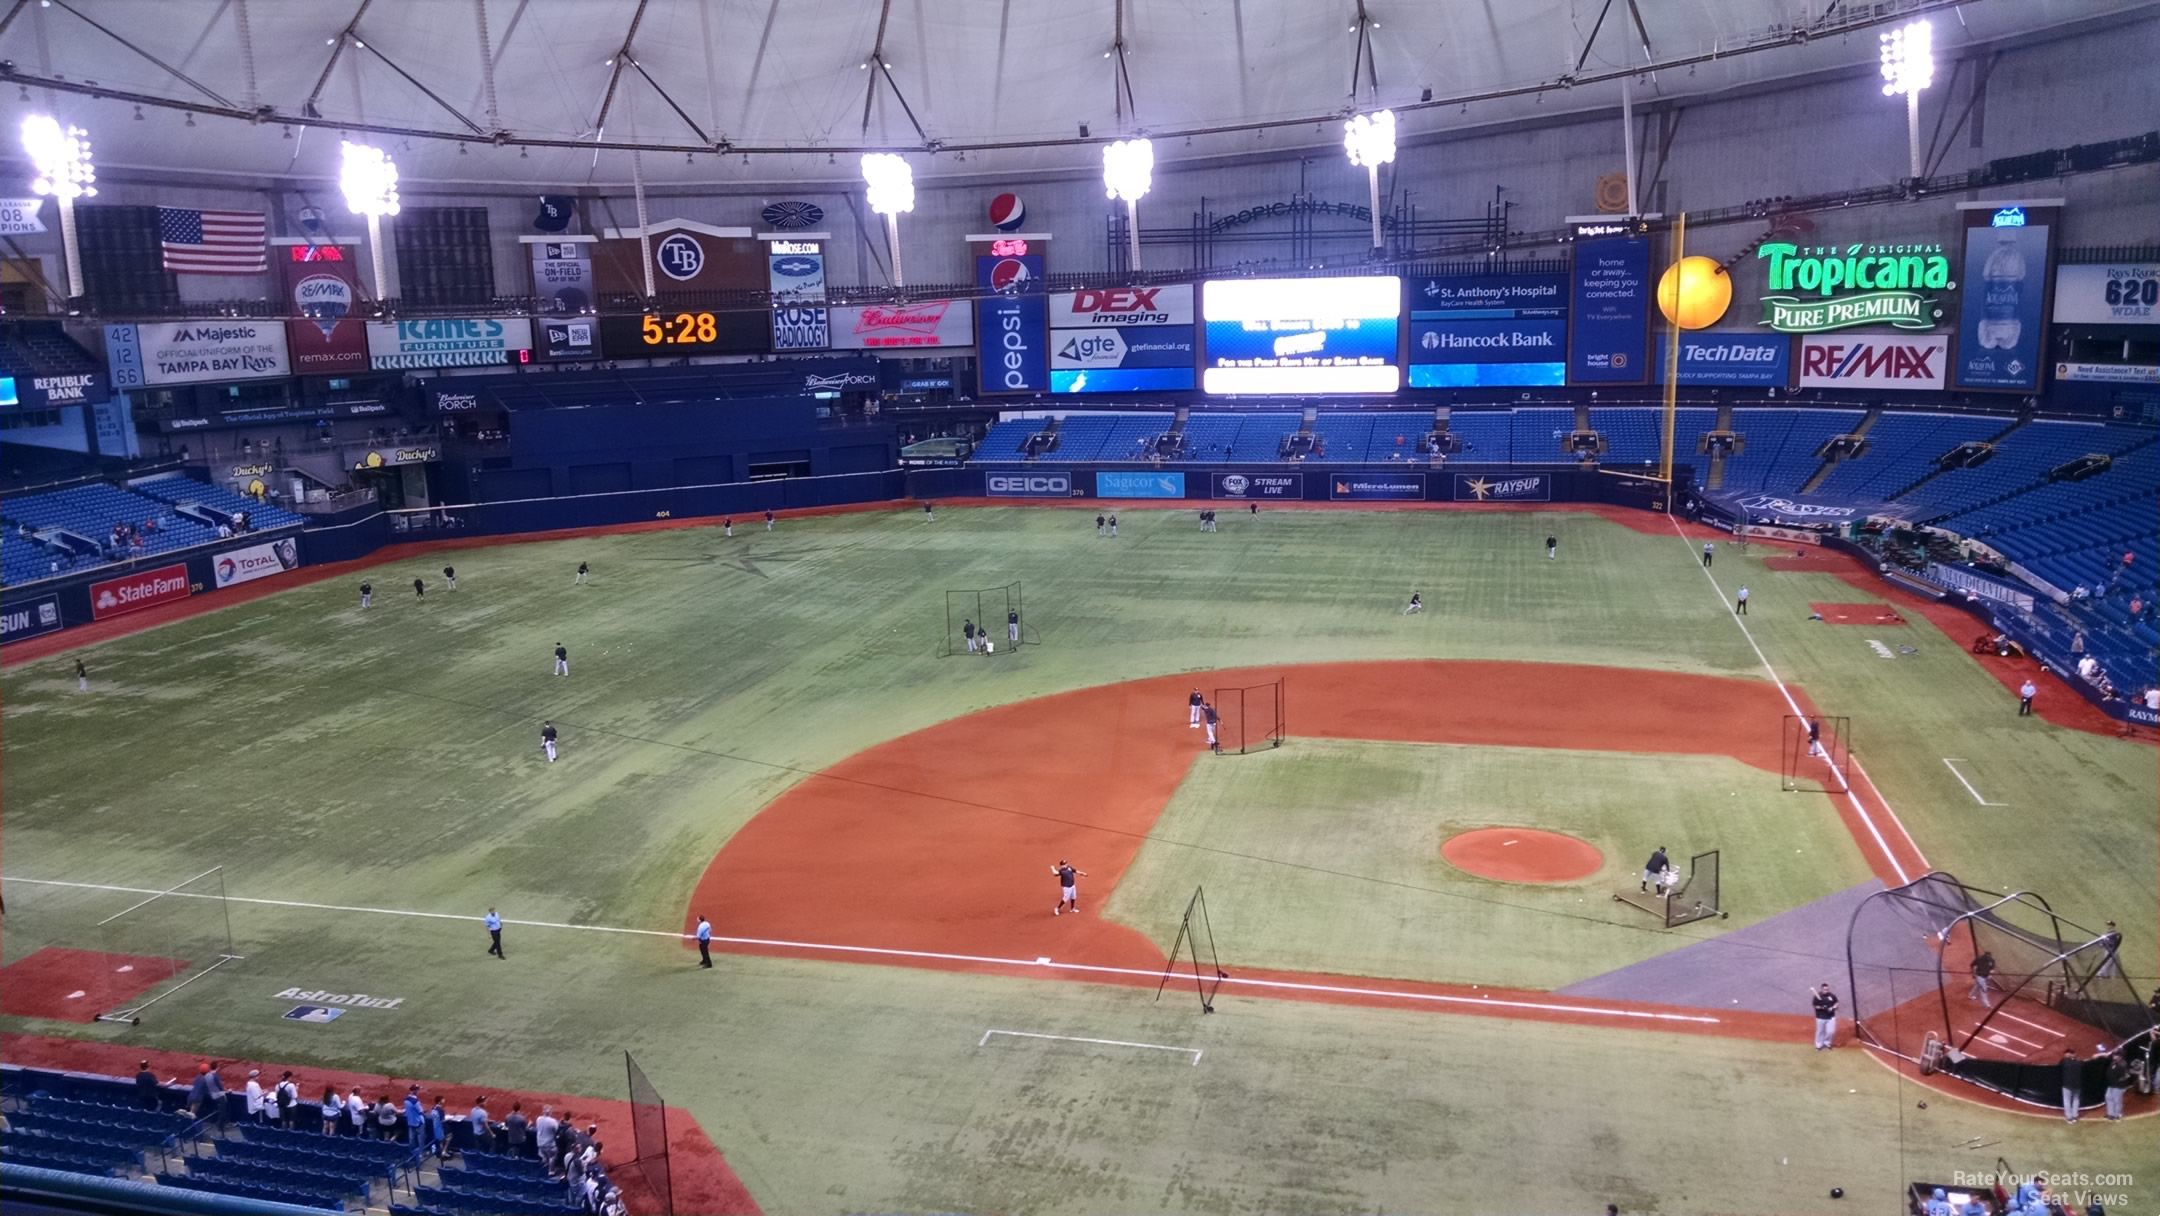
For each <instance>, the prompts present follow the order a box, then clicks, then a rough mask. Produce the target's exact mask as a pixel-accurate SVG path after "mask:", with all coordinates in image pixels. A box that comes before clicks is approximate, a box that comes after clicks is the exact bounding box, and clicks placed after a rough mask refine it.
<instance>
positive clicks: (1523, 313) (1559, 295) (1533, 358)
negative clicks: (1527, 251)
mask: <svg viewBox="0 0 2160 1216" xmlns="http://www.w3.org/2000/svg"><path fill="white" fill-rule="evenodd" d="M1567 292H1568V280H1567V276H1566V275H1560V274H1509V275H1500V274H1479V275H1453V276H1449V277H1447V278H1438V279H1411V280H1410V387H1412V388H1482V387H1500V386H1515V385H1558V384H1564V383H1566V381H1567V301H1568V297H1567Z"/></svg>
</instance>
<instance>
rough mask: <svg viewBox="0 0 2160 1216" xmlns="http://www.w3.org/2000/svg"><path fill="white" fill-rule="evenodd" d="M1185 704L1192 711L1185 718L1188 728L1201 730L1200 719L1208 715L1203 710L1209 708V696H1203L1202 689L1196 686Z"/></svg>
mask: <svg viewBox="0 0 2160 1216" xmlns="http://www.w3.org/2000/svg"><path fill="white" fill-rule="evenodd" d="M1185 704H1186V706H1187V708H1188V709H1189V710H1190V711H1191V712H1190V713H1189V714H1188V716H1187V717H1186V719H1185V727H1186V729H1187V730H1199V729H1200V719H1201V718H1203V717H1205V716H1206V715H1205V713H1204V712H1203V711H1205V710H1206V709H1207V698H1206V697H1203V696H1201V695H1200V690H1199V689H1197V688H1195V689H1193V690H1192V696H1190V697H1187V698H1186V699H1185Z"/></svg>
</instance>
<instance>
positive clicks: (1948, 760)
mask: <svg viewBox="0 0 2160 1216" xmlns="http://www.w3.org/2000/svg"><path fill="white" fill-rule="evenodd" d="M1964 760H1965V757H1963V756H1944V757H1943V767H1945V768H1947V769H1949V770H1950V775H1951V776H1953V777H1955V778H1957V779H1958V784H1959V785H1962V786H1964V787H1965V792H1966V793H1968V794H1971V795H1972V796H1973V801H1974V802H1977V803H1979V804H1980V805H1981V806H2007V805H2008V804H2007V803H2002V802H1989V801H1988V800H1987V799H1985V798H1982V797H1981V796H1980V791H1979V790H1976V789H1974V788H1973V783H1972V782H1970V781H1967V780H1966V779H1965V774H1963V773H1961V772H1959V771H1958V765H1959V764H1961V763H1963V762H1964Z"/></svg>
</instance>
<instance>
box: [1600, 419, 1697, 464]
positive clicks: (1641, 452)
mask: <svg viewBox="0 0 2160 1216" xmlns="http://www.w3.org/2000/svg"><path fill="white" fill-rule="evenodd" d="M1716 425H1717V411H1716V410H1706V409H1699V408H1693V407H1691V408H1688V409H1680V410H1674V411H1673V462H1674V463H1675V464H1687V463H1690V462H1691V461H1692V460H1693V458H1694V455H1695V444H1696V441H1697V440H1699V439H1701V438H1702V437H1703V435H1704V434H1705V433H1707V432H1708V431H1709V430H1710V428H1711V427H1713V426H1716ZM1664 426H1665V411H1664V410H1662V409H1642V408H1638V407H1596V406H1593V407H1591V410H1590V429H1591V430H1593V431H1596V432H1597V433H1598V434H1600V435H1603V436H1604V437H1605V454H1604V456H1603V457H1601V459H1602V460H1603V461H1604V462H1605V463H1607V464H1645V463H1649V464H1654V463H1656V462H1657V461H1658V460H1659V459H1660V458H1661V457H1662V455H1663V451H1662V449H1663V446H1664V440H1663V438H1662V434H1663V430H1664Z"/></svg>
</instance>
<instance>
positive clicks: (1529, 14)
mask: <svg viewBox="0 0 2160 1216" xmlns="http://www.w3.org/2000/svg"><path fill="white" fill-rule="evenodd" d="M2136 7H2140V5H2139V4H2137V3H2134V2H2132V0H1970V2H1968V3H1965V4H1962V5H1957V4H1953V3H1950V2H1948V0H1888V2H1880V0H1877V2H1862V0H1842V2H1841V0H1611V2H1610V3H1608V2H1607V0H883V2H882V3H881V0H36V2H33V3H28V4H25V5H22V6H20V7H16V8H14V9H13V12H14V16H13V17H12V19H9V20H8V21H7V24H6V26H5V28H4V30H0V59H5V60H6V61H7V67H6V71H7V72H9V73H12V79H13V80H14V81H15V82H17V83H19V84H21V85H23V86H24V91H25V92H27V94H28V98H29V99H28V101H24V100H22V97H21V94H20V93H19V94H18V95H17V97H16V99H15V100H16V102H17V106H18V107H19V108H20V109H23V110H26V111H27V110H42V109H48V108H49V109H50V110H52V111H53V112H54V113H56V114H58V115H59V116H61V117H63V118H66V119H68V120H70V121H73V122H77V123H80V124H82V125H83V126H85V127H87V128H89V129H90V130H91V133H92V138H93V140H94V142H95V145H96V149H97V156H98V160H99V162H100V164H102V165H104V166H107V167H108V168H120V167H128V168H157V169H168V170H178V171H184V172H188V173H191V174H201V175H206V176H207V175H239V176H243V177H251V178H278V177H301V178H324V177H329V176H331V175H333V174H334V172H335V165H336V158H337V147H336V136H337V130H338V129H339V128H344V129H348V130H353V131H357V132H361V133H360V134H357V135H356V138H360V139H364V140H367V141H369V142H374V143H379V144H382V145H383V146H385V147H388V148H389V149H391V151H392V154H393V155H394V156H395V157H396V159H397V161H398V163H399V167H400V170H401V172H402V173H403V175H404V177H405V179H406V180H407V181H408V182H413V183H418V182H436V183H457V182H465V183H473V184H475V185H479V184H487V185H498V186H514V187H519V188H523V187H528V186H530V187H536V188H537V187H542V186H556V187H562V186H574V185H579V184H585V183H592V184H606V185H615V184H619V183H622V182H625V181H627V180H628V179H629V176H630V158H631V154H630V152H629V151H628V150H627V148H628V146H629V145H633V144H635V145H641V146H642V147H644V148H645V149H647V151H645V152H644V153H643V154H642V164H641V166H640V168H641V170H642V172H643V174H644V176H645V179H646V181H647V182H649V183H652V184H655V185H658V186H667V185H674V186H685V185H708V186H724V185H735V184H748V183H753V182H784V181H840V180H846V181H853V180H854V179H855V166H854V164H853V160H854V157H853V155H852V153H853V152H855V151H859V150H862V149H865V148H870V147H875V148H881V149H890V150H895V151H905V152H911V153H912V155H910V160H912V161H913V162H914V163H915V167H916V171H917V173H918V175H923V176H939V175H949V176H958V175H974V174H986V173H1000V174H1007V175H1011V174H1019V173H1027V172H1036V171H1057V170H1075V171H1078V170H1087V171H1093V170H1094V169H1095V168H1097V167H1098V166H1099V165H1100V153H1099V151H1097V149H1096V147H1095V146H1094V145H1095V144H1099V143H1100V142H1103V141H1105V140H1107V139H1110V138H1116V137H1117V136H1120V135H1124V134H1131V133H1134V132H1136V131H1142V132H1145V133H1148V134H1151V135H1154V136H1155V137H1157V139H1158V140H1159V141H1162V142H1159V144H1158V159H1159V160H1174V159H1177V158H1179V157H1180V156H1205V155H1222V154H1226V153H1231V152H1236V153H1248V152H1251V151H1254V150H1256V149H1289V148H1295V147H1305V146H1320V145H1336V144H1338V143H1339V140H1340V126H1339V123H1338V122H1337V121H1335V120H1336V119H1338V118H1339V117H1340V116H1341V115H1342V114H1344V113H1346V112H1348V111H1349V110H1350V109H1351V108H1352V107H1353V105H1355V106H1356V107H1357V108H1374V107H1377V106H1391V107H1393V108H1395V109H1396V110H1397V112H1398V114H1399V115H1400V116H1401V122H1402V126H1403V130H1404V136H1405V138H1406V139H1414V138H1415V137H1416V136H1417V135H1418V134H1420V133H1424V132H1433V131H1442V130H1447V129H1450V128H1457V127H1471V126H1479V125H1485V124H1488V123H1493V122H1499V121H1505V120H1509V119H1514V118H1520V117H1523V116H1525V115H1530V114H1549V113H1556V112H1565V111H1568V110H1579V109H1587V108H1595V107H1604V106H1610V105H1613V104H1615V103H1617V101H1618V99H1619V88H1620V85H1619V83H1618V79H1619V77H1623V76H1629V75H1631V74H1633V78H1634V80H1635V81H1636V82H1637V83H1636V84H1635V85H1634V88H1635V96H1636V99H1637V100H1638V101H1639V102H1647V101H1651V100H1653V99H1656V98H1660V97H1668V98H1669V97H1674V96H1684V95H1690V94H1701V93H1710V92H1716V91H1719V90H1724V89H1728V88H1733V87H1736V86H1742V85H1746V84H1750V83H1754V82H1759V81H1766V80H1772V79H1777V78H1782V77H1790V76H1796V75H1802V74H1806V73H1811V72H1817V71H1821V70H1825V69H1831V68H1840V67H1850V66H1853V65H1859V64H1872V63H1874V62H1875V60H1876V55H1877V33H1878V31H1879V29H1880V28H1884V27H1885V23H1886V22H1887V21H1889V20H1892V19H1902V18H1903V17H1904V16H1906V15H1909V14H1912V13H1925V14H1927V15H1928V16H1929V17H1930V18H1931V19H1932V20H1933V21H1934V23H1935V26H1936V39H1935V41H1936V46H1937V53H1938V57H1939V58H1947V57H1949V56H1952V55H1954V54H1956V53H1957V51H1958V49H1959V48H1960V47H1961V46H1964V45H1967V44H1969V43H1972V42H1976V41H1987V40H1993V39H1999V38H2004V37H2008V36H2012V35H2016V34H2020V33H2027V32H2031V31H2036V30H2040V29H2044V28H2047V27H2050V26H2054V25H2060V24H2064V23H2067V22H2071V21H2076V20H2080V19H2084V18H2089V17H2093V16H2098V15H2103V14H2106V13H2110V12H2116V11H2122V10H2127V9H2132V8H2136ZM483 22H484V24H485V27H486V28H485V34H484V35H483V31H482V26H483ZM1121 31H1122V33H1121ZM1796 31H1806V33H1807V35H1808V36H1807V37H1805V38H1804V39H1799V38H1795V36H1794V35H1795V32H1796ZM1593 34H1594V38H1593ZM483 39H484V40H483ZM626 40H627V43H626ZM128 44H132V46H130V45H128ZM626 45H627V46H628V48H629V52H630V53H629V55H628V56H627V57H625V56H624V55H623V54H622V51H623V48H624V47H625V46H626ZM483 47H486V48H490V49H489V50H483ZM490 58H492V69H493V70H492V81H490V79H489V77H490V73H489V71H488V70H487V69H488V67H489V66H490V64H489V60H490ZM865 65H868V66H865ZM1645 65H1665V66H1663V67H1662V68H1661V70H1655V71H1647V70H1643V69H1644V68H1645ZM1121 69H1122V75H1121ZM1569 76H1573V77H1575V78H1576V79H1577V81H1578V83H1577V84H1576V85H1574V87H1562V80H1563V78H1564V77H1569ZM41 82H64V83H63V84H58V85H57V87H51V88H48V87H43V84H42V83H41ZM1426 90H1430V96H1431V98H1432V99H1433V100H1432V102H1431V103H1430V104H1423V103H1421V101H1420V99H1421V98H1422V97H1424V96H1426ZM100 94H102V96H99V95H100ZM138 102H140V103H142V104H141V105H140V107H139V112H140V114H141V118H140V119H139V120H138V119H137V118H136V114H137V113H138V106H137V103H138ZM171 106H188V107H195V108H196V112H195V113H194V114H193V115H192V116H191V115H187V114H183V113H182V112H180V111H179V110H176V109H172V108H169V107H171ZM248 112H255V113H257V114H259V115H260V117H261V121H260V122H258V123H255V124H253V125H251V124H249V123H248V122H247V121H245V120H244V119H241V118H238V117H233V115H237V114H244V113H248ZM297 116H312V121H298V122H295V121H292V120H293V119H294V118H296V117H297ZM190 122H192V125H190ZM1083 124H1085V126H1086V128H1087V131H1088V138H1087V139H1083V138H1082V136H1081V128H1082V125H1083ZM1251 124H1263V125H1262V126H1260V127H1257V128H1256V127H1255V126H1253V125H1251ZM1265 124H1274V125H1265ZM1225 127H1232V128H1238V129H1236V130H1230V131H1224V130H1219V128H1225ZM367 128H373V131H372V133H367V132H366V129H367ZM460 137H462V139H463V142H462V143H461V142H459V140H460ZM1165 137H1167V139H1166V138H1165ZM1188 137H1189V138H1190V142H1189V143H1188V142H1187V140H1188ZM550 141H552V143H551V142H550ZM723 144H724V145H725V146H726V147H727V149H728V151H727V153H726V154H725V155H716V154H715V152H714V151H713V149H714V148H716V147H718V146H721V145H723ZM572 145H600V146H598V147H595V146H572ZM998 145H1003V146H998ZM1015 145H1018V146H1015ZM933 147H935V148H937V149H938V150H937V151H936V152H935V154H934V155H933V154H931V149H932V148H933ZM693 150H695V152H694V153H693ZM746 153H747V155H748V156H749V160H748V162H747V163H745V161H744V155H745V154H746Z"/></svg>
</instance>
